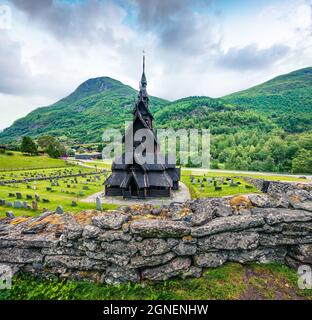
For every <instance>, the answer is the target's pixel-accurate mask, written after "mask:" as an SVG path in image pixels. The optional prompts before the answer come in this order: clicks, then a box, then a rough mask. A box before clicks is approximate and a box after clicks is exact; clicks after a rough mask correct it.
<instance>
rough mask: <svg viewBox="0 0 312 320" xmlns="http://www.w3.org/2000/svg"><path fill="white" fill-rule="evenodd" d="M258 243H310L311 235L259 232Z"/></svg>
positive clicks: (265, 245) (271, 244)
mask: <svg viewBox="0 0 312 320" xmlns="http://www.w3.org/2000/svg"><path fill="white" fill-rule="evenodd" d="M259 243H260V245H261V246H264V247H275V246H282V245H297V244H308V243H312V235H309V236H304V237H298V236H289V235H285V234H283V233H280V234H260V237H259Z"/></svg>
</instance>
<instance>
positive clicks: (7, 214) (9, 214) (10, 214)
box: [5, 211, 15, 219]
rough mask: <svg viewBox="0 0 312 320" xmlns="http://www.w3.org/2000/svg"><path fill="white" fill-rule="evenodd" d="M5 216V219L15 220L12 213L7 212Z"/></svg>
mask: <svg viewBox="0 0 312 320" xmlns="http://www.w3.org/2000/svg"><path fill="white" fill-rule="evenodd" d="M5 214H6V216H7V218H9V219H14V218H15V216H14V213H13V212H12V211H7V212H6V213H5Z"/></svg>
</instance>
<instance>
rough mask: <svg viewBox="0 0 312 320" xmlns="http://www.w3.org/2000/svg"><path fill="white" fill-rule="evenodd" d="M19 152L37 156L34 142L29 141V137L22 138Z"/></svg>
mask: <svg viewBox="0 0 312 320" xmlns="http://www.w3.org/2000/svg"><path fill="white" fill-rule="evenodd" d="M20 149H21V151H22V152H24V153H28V154H31V155H37V154H38V147H37V145H36V144H35V142H34V141H33V140H32V139H31V137H28V136H24V137H23V139H22V143H21V147H20Z"/></svg>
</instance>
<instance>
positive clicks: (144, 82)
mask: <svg viewBox="0 0 312 320" xmlns="http://www.w3.org/2000/svg"><path fill="white" fill-rule="evenodd" d="M142 53H143V72H142V77H141V82H140V87H142V88H145V87H146V85H147V81H146V76H145V50H143V52H142Z"/></svg>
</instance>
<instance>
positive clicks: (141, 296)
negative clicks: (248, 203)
mask: <svg viewBox="0 0 312 320" xmlns="http://www.w3.org/2000/svg"><path fill="white" fill-rule="evenodd" d="M297 281H298V276H297V274H296V271H295V270H293V269H290V268H289V267H287V266H284V265H280V264H268V265H258V264H255V263H254V264H248V265H244V266H243V265H240V264H237V263H228V264H225V265H224V266H222V267H218V268H211V269H207V270H205V271H204V273H203V276H202V277H201V278H197V279H185V280H168V281H165V282H159V283H148V282H146V283H143V284H130V283H129V284H123V285H117V286H112V285H107V284H95V283H91V282H88V281H68V282H62V281H59V280H50V281H48V280H38V279H34V278H31V277H29V276H26V275H24V276H19V277H15V278H14V279H13V287H12V289H11V290H0V300H9V299H14V300H42V299H44V300H51V299H53V300H56V299H57V300H60V299H62V300H74V299H75V300H82V299H83V300H88V299H90V300H91V299H94V300H113V299H116V300H117V299H118V300H126V299H128V300H177V299H186V300H193V299H198V300H207V299H221V300H228V299H251V300H253V299H257V300H258V299H312V290H300V289H299V288H298V285H297Z"/></svg>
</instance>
